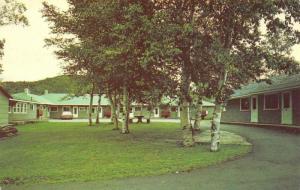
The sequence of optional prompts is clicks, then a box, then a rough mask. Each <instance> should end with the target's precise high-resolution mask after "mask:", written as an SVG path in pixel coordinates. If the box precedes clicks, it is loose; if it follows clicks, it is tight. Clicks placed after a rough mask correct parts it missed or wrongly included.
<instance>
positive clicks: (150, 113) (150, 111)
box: [148, 106, 154, 123]
mask: <svg viewBox="0 0 300 190" xmlns="http://www.w3.org/2000/svg"><path fill="white" fill-rule="evenodd" d="M153 107H154V106H150V107H149V108H148V112H149V114H148V120H149V123H150V122H151V117H152V113H153V112H154V109H153Z"/></svg>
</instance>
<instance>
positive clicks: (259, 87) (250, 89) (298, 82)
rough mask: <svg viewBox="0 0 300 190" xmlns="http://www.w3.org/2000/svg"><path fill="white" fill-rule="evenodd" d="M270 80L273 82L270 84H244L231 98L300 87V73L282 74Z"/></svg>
mask: <svg viewBox="0 0 300 190" xmlns="http://www.w3.org/2000/svg"><path fill="white" fill-rule="evenodd" d="M270 80H271V84H268V83H267V82H253V83H250V84H248V85H246V86H242V88H241V89H239V90H236V91H235V93H234V94H233V95H232V96H231V99H234V98H240V97H246V96H251V95H256V94H262V93H269V92H279V91H283V90H289V89H294V88H300V74H295V75H280V76H275V77H272V78H270Z"/></svg>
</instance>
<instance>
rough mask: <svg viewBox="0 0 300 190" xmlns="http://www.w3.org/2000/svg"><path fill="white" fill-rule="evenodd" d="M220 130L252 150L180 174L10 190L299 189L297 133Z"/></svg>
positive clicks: (239, 128)
mask: <svg viewBox="0 0 300 190" xmlns="http://www.w3.org/2000/svg"><path fill="white" fill-rule="evenodd" d="M223 129H224V130H228V131H233V132H235V133H238V134H241V135H242V136H245V137H247V138H248V140H249V141H250V142H252V144H253V145H254V148H253V152H252V153H250V154H249V155H247V156H245V157H244V158H241V159H239V160H235V161H230V162H226V163H223V164H220V165H217V166H212V167H208V168H204V169H198V170H194V171H191V172H186V173H180V174H167V175H162V176H153V177H135V178H128V179H121V180H112V181H106V182H87V183H70V184H59V185H41V186H39V185H38V186H34V187H27V188H25V187H18V188H14V189H30V190H34V189H43V190H48V189H49V190H50V189H53V190H54V189H55V190H60V189H63V190H99V189H113V190H168V189H170V190H194V189H195V190H196V189H197V190H199V189H209V190H223V189H225V190H227V189H228V190H235V189H243V190H245V189H246V190H248V189H249V190H260V189H262V190H269V189H270V190H276V189H278V190H290V189H292V190H300V135H299V134H298V135H296V134H289V133H285V132H281V131H275V130H274V131H273V130H270V129H262V128H252V127H243V126H231V125H223ZM11 188H13V187H11Z"/></svg>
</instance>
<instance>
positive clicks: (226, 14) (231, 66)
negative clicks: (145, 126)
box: [198, 0, 300, 151]
mask: <svg viewBox="0 0 300 190" xmlns="http://www.w3.org/2000/svg"><path fill="white" fill-rule="evenodd" d="M199 3H200V7H201V10H200V11H199V12H198V13H199V15H200V17H201V18H202V19H201V20H199V22H201V25H202V26H203V27H202V33H203V36H205V40H204V39H203V40H202V42H203V43H202V45H201V46H202V50H205V49H208V50H209V51H207V52H206V53H205V55H206V56H205V57H206V58H207V60H206V61H207V62H209V64H207V65H208V69H207V70H208V71H209V72H210V75H211V77H210V81H209V85H210V87H211V88H210V89H211V92H212V94H213V96H214V98H215V109H214V114H213V121H212V126H211V133H212V135H211V136H212V139H211V151H218V150H219V148H220V147H219V145H220V120H221V116H222V110H223V105H224V102H225V101H226V100H227V99H228V97H229V96H230V94H232V93H233V90H234V89H237V88H239V87H240V86H241V85H242V84H246V83H248V82H249V81H250V80H259V79H260V77H261V76H262V75H265V74H267V73H269V72H270V71H274V72H277V73H282V72H285V73H289V72H293V71H295V70H297V69H298V67H299V65H298V64H297V63H296V62H295V61H294V59H293V58H292V57H291V56H290V55H291V54H290V53H291V47H292V46H293V45H294V44H296V43H299V31H297V30H296V29H295V28H294V24H295V23H299V18H300V17H299V12H298V11H296V10H298V9H299V7H300V3H299V1H284V2H283V1H271V0H264V1H238V0H227V1H204V0H203V1H199ZM263 27H264V28H265V29H264V30H262V28H263ZM207 42H208V43H207ZM275 44H276V45H275ZM202 53H203V51H202Z"/></svg>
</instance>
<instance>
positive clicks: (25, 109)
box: [23, 103, 27, 113]
mask: <svg viewBox="0 0 300 190" xmlns="http://www.w3.org/2000/svg"><path fill="white" fill-rule="evenodd" d="M23 113H27V103H25V104H23Z"/></svg>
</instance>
